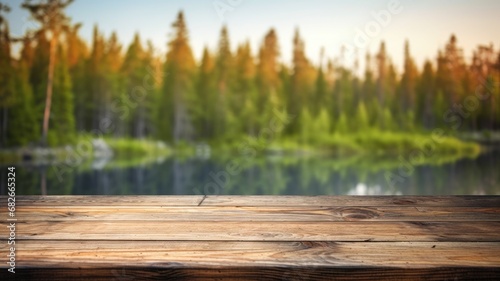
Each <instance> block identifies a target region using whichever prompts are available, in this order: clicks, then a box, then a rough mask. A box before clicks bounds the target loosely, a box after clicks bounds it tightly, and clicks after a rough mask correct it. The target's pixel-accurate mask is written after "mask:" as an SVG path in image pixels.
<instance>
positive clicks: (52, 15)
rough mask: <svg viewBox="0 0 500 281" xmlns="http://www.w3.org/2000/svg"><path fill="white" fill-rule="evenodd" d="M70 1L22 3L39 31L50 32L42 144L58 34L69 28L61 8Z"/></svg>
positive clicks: (48, 115)
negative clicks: (38, 26)
mask: <svg viewBox="0 0 500 281" xmlns="http://www.w3.org/2000/svg"><path fill="white" fill-rule="evenodd" d="M72 1H73V0H48V1H41V2H39V3H36V4H31V3H30V2H29V1H28V2H25V3H23V5H22V7H23V8H25V9H27V10H28V11H29V12H30V13H31V16H32V17H33V18H34V19H35V20H36V21H38V22H39V23H40V24H41V25H42V27H41V30H40V31H39V33H42V32H43V33H48V34H50V41H49V42H50V43H49V46H50V48H49V63H48V70H47V90H46V99H45V109H44V113H43V126H42V144H47V135H48V132H49V118H50V113H51V111H50V110H51V104H52V92H53V83H54V71H55V67H56V65H55V63H56V57H57V48H58V44H59V36H60V35H61V34H62V33H64V32H66V31H67V30H68V28H69V18H68V17H67V16H66V15H65V14H64V13H63V10H64V9H65V8H66V7H67V6H68V5H69V4H71V2H72Z"/></svg>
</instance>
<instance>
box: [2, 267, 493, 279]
mask: <svg viewBox="0 0 500 281" xmlns="http://www.w3.org/2000/svg"><path fill="white" fill-rule="evenodd" d="M0 279H1V280H5V281H8V280H37V281H67V280H72V281H77V280H82V281H87V280H92V281H101V280H103V281H106V280H118V281H130V280H174V281H184V280H189V281H191V280H214V281H215V280H217V281H220V280H252V281H255V280H265V281H269V280H270V281H289V280H292V281H306V280H313V281H317V280H320V281H321V280H345V281H373V280H382V281H383V280H390V281H396V280H398V281H399V280H409V281H412V280H418V281H421V280H426V281H427V280H429V281H438V280H439V281H441V280H455V281H459V280H474V281H476V280H484V281H491V280H499V279H500V268H498V267H495V268H490V267H487V268H483V267H472V266H467V267H440V268H394V267H358V268H352V267H311V266H301V267H270V266H263V265H254V266H252V267H169V268H155V267H142V266H134V267H122V268H92V269H86V268H26V269H23V270H21V271H18V272H17V273H16V274H15V275H14V274H10V273H8V272H7V270H3V271H0Z"/></svg>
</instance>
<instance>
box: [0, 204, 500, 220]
mask: <svg viewBox="0 0 500 281" xmlns="http://www.w3.org/2000/svg"><path fill="white" fill-rule="evenodd" d="M16 215H17V217H18V219H20V220H22V221H74V220H83V221H106V220H113V221H115V220H116V221H122V220H130V221H134V220H139V221H241V222H245V221H278V222H279V221H281V222H283V221H290V222H292V221H298V222H300V221H309V222H314V221H317V222H320V221H323V222H327V221H423V222H431V221H457V222H459V221H498V218H499V216H500V208H493V207H486V208H485V207H406V206H390V207H311V206H295V207H286V206H282V207H265V206H262V207H255V206H252V207H246V206H245V207H232V206H224V207H213V206H210V207H203V206H199V207H193V206H191V207H186V206H160V207H152V206H75V207H71V209H68V207H66V206H64V207H62V206H43V207H42V206H36V207H21V208H19V209H18V210H17V213H16ZM0 217H7V210H2V211H0Z"/></svg>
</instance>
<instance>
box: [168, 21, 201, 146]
mask: <svg viewBox="0 0 500 281" xmlns="http://www.w3.org/2000/svg"><path fill="white" fill-rule="evenodd" d="M172 27H173V28H174V34H173V36H172V39H171V40H170V42H169V43H168V47H169V51H168V53H167V59H166V61H165V73H166V77H165V79H164V81H163V89H162V93H161V95H162V98H161V102H160V106H161V108H160V112H159V113H160V114H159V117H160V119H159V124H160V126H161V127H160V128H159V135H160V137H161V138H162V139H164V140H173V141H174V142H178V141H181V140H183V141H189V140H191V139H192V138H193V134H194V132H193V126H192V120H191V113H192V109H191V108H189V106H190V101H192V100H193V96H194V85H193V78H194V77H195V76H194V75H195V70H196V64H195V61H194V57H193V54H192V51H191V47H190V46H189V41H188V31H187V27H186V23H185V21H184V14H183V13H182V12H179V14H178V15H177V20H176V21H175V22H174V23H173V25H172Z"/></svg>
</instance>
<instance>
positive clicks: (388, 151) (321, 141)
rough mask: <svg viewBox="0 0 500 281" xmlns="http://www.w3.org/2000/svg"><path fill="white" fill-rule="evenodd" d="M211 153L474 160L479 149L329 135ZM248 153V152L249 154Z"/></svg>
mask: <svg viewBox="0 0 500 281" xmlns="http://www.w3.org/2000/svg"><path fill="white" fill-rule="evenodd" d="M212 147H213V150H214V151H215V152H220V153H222V154H227V153H235V152H236V153H241V154H284V155H297V154H301V155H303V154H311V155H331V156H354V155H362V156H368V155H369V156H372V157H375V156H396V155H402V154H411V153H414V154H415V153H419V152H422V153H424V154H425V158H428V159H435V158H438V157H447V158H450V157H451V158H455V157H476V156H477V155H479V154H480V153H481V146H480V145H479V144H478V143H475V142H469V141H462V140H459V139H458V138H455V137H452V136H445V135H442V136H434V137H433V136H432V135H431V134H429V133H399V132H380V131H368V132H363V133H353V134H342V135H341V134H333V135H329V136H324V137H321V138H316V139H313V140H309V141H307V142H306V141H304V140H302V139H299V138H278V139H272V140H269V139H262V138H252V137H248V138H243V139H240V140H238V141H233V142H229V143H213V144H212ZM249 151H252V152H249Z"/></svg>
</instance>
